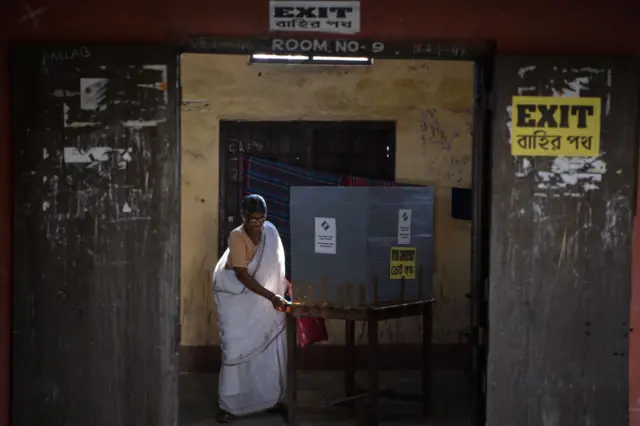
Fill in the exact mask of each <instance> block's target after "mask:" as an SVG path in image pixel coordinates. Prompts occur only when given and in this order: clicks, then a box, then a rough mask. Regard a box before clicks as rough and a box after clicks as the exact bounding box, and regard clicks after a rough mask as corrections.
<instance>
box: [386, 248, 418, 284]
mask: <svg viewBox="0 0 640 426" xmlns="http://www.w3.org/2000/svg"><path fill="white" fill-rule="evenodd" d="M403 277H404V278H405V279H407V280H412V279H415V277H416V249H415V247H391V262H390V267H389V278H390V279H392V280H399V279H401V278H403Z"/></svg>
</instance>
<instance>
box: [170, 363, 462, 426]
mask: <svg viewBox="0 0 640 426" xmlns="http://www.w3.org/2000/svg"><path fill="white" fill-rule="evenodd" d="M342 383H343V375H342V374H341V373H340V372H335V371H320V372H306V371H305V372H300V373H299V374H298V389H299V392H298V401H299V411H298V426H324V425H327V426H329V425H331V426H348V425H349V426H350V425H357V424H358V423H359V419H360V418H362V413H363V410H365V409H366V406H365V404H364V401H363V402H360V403H358V404H356V407H355V409H352V410H350V409H348V408H335V407H328V406H327V402H328V401H332V400H335V399H338V398H340V397H341V391H342ZM357 383H359V384H365V383H366V376H364V375H363V374H361V373H359V374H358V377H357ZM380 389H381V390H383V389H390V390H394V391H396V392H403V393H414V392H415V393H416V394H417V393H419V391H420V373H419V372H418V371H416V372H412V371H385V372H382V373H381V374H380ZM467 389H468V385H467V377H466V376H465V375H464V374H463V373H462V372H458V371H451V372H449V371H437V372H434V378H433V397H434V400H433V402H434V417H433V419H432V420H429V421H423V420H421V419H420V407H419V405H418V404H416V403H412V402H400V401H390V400H385V399H381V400H380V408H379V413H380V425H381V426H384V425H389V426H391V425H393V426H414V425H415V426H417V425H424V426H467V425H469V406H468V405H469V404H468V393H467ZM216 391H217V375H215V374H203V375H182V376H181V377H180V426H205V425H207V426H211V425H215V424H217V423H216V421H215V412H216V405H217V404H216V401H217V396H216ZM234 424H237V425H239V426H284V425H285V423H284V421H283V420H282V418H280V417H279V416H277V415H266V414H261V415H256V416H252V417H249V418H245V419H239V420H237V421H236V422H234Z"/></svg>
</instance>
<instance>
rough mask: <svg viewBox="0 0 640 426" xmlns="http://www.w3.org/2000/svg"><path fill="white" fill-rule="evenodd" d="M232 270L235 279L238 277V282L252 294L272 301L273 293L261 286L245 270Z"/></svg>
mask: <svg viewBox="0 0 640 426" xmlns="http://www.w3.org/2000/svg"><path fill="white" fill-rule="evenodd" d="M233 270H234V271H235V272H236V277H238V280H239V281H240V282H241V283H242V284H244V286H245V287H247V288H248V289H249V290H251V291H252V292H254V293H256V294H258V295H260V296H262V297H264V298H265V299H267V300H269V301H273V299H274V298H275V297H276V295H275V294H274V293H272V292H271V291H269V290H267V289H266V288H264V287H263V286H261V285H260V283H259V282H258V281H256V280H255V278H253V277H252V276H251V275H250V274H249V271H248V270H247V268H240V267H234V268H233Z"/></svg>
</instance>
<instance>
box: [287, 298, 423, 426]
mask: <svg viewBox="0 0 640 426" xmlns="http://www.w3.org/2000/svg"><path fill="white" fill-rule="evenodd" d="M417 315H422V394H421V395H417V396H416V395H411V396H407V395H399V394H397V393H393V392H390V391H386V392H381V391H380V390H379V389H378V375H379V369H378V322H380V321H386V320H390V319H397V318H404V317H409V316H417ZM297 317H320V318H324V319H339V320H344V321H345V331H346V332H345V337H346V339H345V358H346V361H347V368H346V371H345V380H344V391H345V398H344V399H342V400H340V401H337V402H334V403H333V404H340V403H347V404H350V403H352V402H353V401H354V400H356V399H360V398H367V399H368V407H367V418H366V424H367V425H368V426H374V425H377V424H378V398H379V397H386V398H394V399H410V400H416V401H419V402H421V404H422V414H423V417H425V418H426V417H429V416H430V415H431V408H432V407H431V337H432V328H433V300H429V301H421V302H409V303H401V304H387V305H380V306H370V307H338V306H331V305H328V304H323V305H306V304H299V303H294V304H293V305H292V308H291V314H290V315H287V352H288V361H287V406H288V425H289V426H296V425H297V423H296V408H297V407H296V403H297V370H296V353H297V350H298V346H297V334H298V332H297V322H296V318H297ZM356 321H365V322H366V323H367V329H368V350H367V352H368V372H369V374H368V375H369V380H368V386H367V389H366V392H358V391H357V390H356V383H355V372H356V356H355V322H356Z"/></svg>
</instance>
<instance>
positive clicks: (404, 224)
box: [398, 209, 411, 244]
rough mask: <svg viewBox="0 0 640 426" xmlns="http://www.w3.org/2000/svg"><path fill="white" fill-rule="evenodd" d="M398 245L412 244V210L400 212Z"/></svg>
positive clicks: (401, 210)
mask: <svg viewBox="0 0 640 426" xmlns="http://www.w3.org/2000/svg"><path fill="white" fill-rule="evenodd" d="M398 244H411V209H399V210H398Z"/></svg>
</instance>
